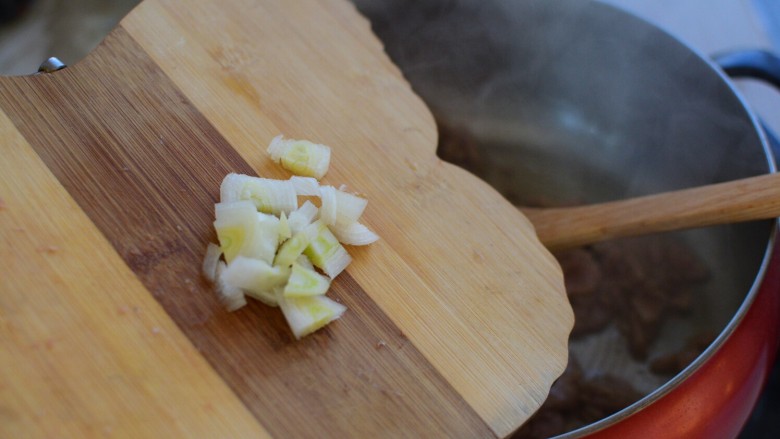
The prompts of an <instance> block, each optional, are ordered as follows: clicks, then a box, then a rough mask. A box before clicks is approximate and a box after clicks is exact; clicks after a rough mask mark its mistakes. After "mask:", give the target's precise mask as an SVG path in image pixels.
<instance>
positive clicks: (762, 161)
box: [355, 0, 774, 437]
mask: <svg viewBox="0 0 780 439" xmlns="http://www.w3.org/2000/svg"><path fill="white" fill-rule="evenodd" d="M355 3H356V5H357V7H358V9H359V10H360V11H361V12H362V13H363V14H364V15H365V16H366V17H367V18H368V19H369V20H370V22H371V25H372V28H373V30H374V32H375V33H376V34H377V35H378V37H379V38H380V39H381V40H382V41H383V43H384V44H385V48H386V51H387V53H388V55H389V56H390V58H391V59H392V60H393V61H394V62H395V63H396V65H398V66H399V67H400V69H401V70H402V72H403V74H404V75H405V77H406V78H407V80H408V81H409V82H410V83H411V85H412V87H413V89H414V90H415V91H416V92H417V93H418V94H419V95H420V96H421V98H422V99H423V100H424V101H425V102H426V104H427V105H428V106H429V108H430V109H431V111H432V113H433V114H434V117H435V118H436V121H437V124H438V125H439V129H440V145H439V156H440V157H442V158H443V159H445V160H447V161H451V162H454V163H455V164H458V165H460V166H463V167H464V168H466V169H468V170H470V171H472V172H473V173H475V174H477V175H478V176H480V177H481V178H483V179H484V180H486V181H487V182H488V183H490V184H491V185H493V186H494V187H495V188H496V189H498V190H499V191H500V192H501V193H502V194H504V195H505V196H506V197H507V198H508V199H509V200H510V201H512V202H514V203H516V204H518V205H530V204H535V205H567V204H582V203H593V202H601V201H609V200H615V199H620V198H625V197H633V196H639V195H645V194H650V193H656V192H660V191H667V190H674V189H680V188H685V187H691V186H698V185H703V184H709V183H715V182H720V181H726V180H732V179H737V178H743V177H748V176H752V175H757V174H761V173H765V172H767V171H770V170H772V169H773V166H774V165H773V164H771V163H772V162H771V154H770V153H769V152H768V150H767V148H766V145H765V142H764V140H763V138H762V135H761V133H760V131H759V129H758V126H757V124H756V120H755V117H753V116H752V115H751V114H750V113H749V112H748V110H746V108H745V105H744V104H743V102H742V101H741V99H740V98H739V97H738V96H737V95H736V94H735V91H734V89H733V87H731V86H730V85H729V83H728V81H726V80H724V78H723V77H722V76H721V74H719V73H718V71H717V70H716V69H715V68H713V67H712V65H711V64H710V63H709V62H708V61H705V60H704V59H703V58H702V57H700V56H699V55H697V54H696V53H695V52H693V51H692V50H690V49H689V48H688V47H686V46H684V45H683V44H681V43H680V42H678V41H677V40H675V39H674V38H672V37H670V36H668V35H667V34H665V33H663V32H662V31H660V30H659V29H657V28H656V27H654V26H651V25H650V24H648V23H646V22H644V21H642V20H640V19H638V18H636V17H634V16H632V15H629V14H627V13H625V12H622V11H620V10H618V9H616V8H614V7H612V6H608V5H604V4H601V3H598V2H583V1H580V0H554V1H553V0H526V1H522V2H517V1H511V0H507V1H490V2H483V1H463V0H461V1H403V0H383V1H372V0H355ZM773 224H774V223H773V222H771V221H762V222H753V223H746V224H739V225H727V226H718V227H709V228H703V229H697V230H690V231H685V232H675V233H667V234H662V235H655V236H652V237H645V238H639V239H632V240H621V241H620V242H616V243H607V244H604V245H603V246H602V245H597V246H592V247H589V248H586V249H583V251H584V252H585V253H582V252H580V253H577V254H575V255H573V256H572V255H570V254H564V255H556V256H558V257H559V261H561V263H562V265H563V267H564V272H565V273H566V277H567V285H569V282H570V281H571V282H572V289H577V290H581V289H582V288H581V286H578V285H577V282H579V281H580V280H581V279H579V280H578V279H577V278H578V277H580V278H581V277H582V276H583V272H585V273H586V275H584V276H585V280H584V281H583V282H585V283H587V282H590V283H591V284H594V285H595V284H598V285H595V286H594V285H591V289H595V290H599V291H597V293H596V294H600V295H601V298H600V299H593V300H591V301H590V302H588V303H587V304H586V306H585V305H583V306H581V307H580V309H579V310H578V306H577V303H578V301H579V300H580V299H581V298H579V297H577V294H580V293H579V292H577V291H575V292H574V293H573V292H572V290H569V295H570V298H571V299H572V303H573V305H575V306H574V308H575V314H576V315H577V319H578V322H586V320H587V318H589V317H592V316H594V315H597V314H599V313H600V312H603V311H604V310H605V309H609V312H608V313H607V314H608V317H609V318H608V319H606V318H605V319H606V320H608V321H607V322H606V323H604V322H602V325H601V326H600V327H598V328H596V329H594V330H592V331H590V332H588V331H585V332H584V333H582V334H573V336H572V338H571V342H570V353H571V358H572V359H573V363H576V364H577V365H578V366H579V369H578V370H577V371H575V372H574V373H575V374H576V375H577V379H578V380H580V381H579V382H578V383H577V384H576V390H571V389H566V388H563V389H561V388H556V387H553V391H552V393H551V398H550V399H548V402H550V400H551V399H553V398H554V397H561V398H563V399H565V397H566V395H561V393H566V392H569V393H578V394H580V395H582V394H586V393H588V392H585V391H583V389H584V387H583V386H586V387H587V386H590V388H589V389H590V392H591V393H590V394H592V397H593V398H595V399H597V398H607V397H609V398H614V399H613V400H612V401H610V402H609V403H606V404H604V408H603V410H600V411H592V412H591V413H585V414H578V415H577V416H578V417H579V418H578V419H570V418H572V417H573V415H571V413H569V412H567V411H566V410H565V409H561V410H558V412H556V415H555V416H552V417H549V418H550V419H552V422H553V423H555V424H556V425H555V426H554V427H549V429H548V427H547V426H541V427H536V431H529V429H527V428H526V429H521V432H520V433H519V434H518V437H534V436H550V435H553V434H559V433H564V432H575V434H576V431H577V429H579V428H581V427H583V426H587V425H590V426H591V427H593V425H594V424H598V423H599V422H604V421H601V420H602V419H603V418H604V417H606V416H609V415H610V414H611V413H613V412H617V411H620V410H623V409H624V408H626V407H628V406H630V405H632V404H634V403H635V402H636V401H637V400H639V399H642V398H644V401H643V403H644V402H647V401H648V400H649V399H652V398H654V397H657V396H658V395H659V394H660V393H663V392H662V391H660V392H659V389H661V390H663V389H664V386H668V384H669V382H670V381H673V378H674V376H675V375H677V374H678V373H680V370H681V369H682V368H685V367H687V368H688V370H690V369H691V368H695V367H696V364H697V361H698V362H701V361H703V359H704V358H705V357H706V355H699V354H700V353H701V352H702V351H704V350H706V349H710V350H711V349H714V348H713V347H712V345H711V344H710V342H711V341H712V340H714V339H715V338H716V337H718V336H719V335H720V334H723V333H724V331H727V330H728V328H729V324H730V323H731V324H733V323H734V322H735V321H736V320H738V319H739V317H740V315H739V310H740V307H741V306H742V305H743V304H744V303H746V301H749V300H750V298H751V297H750V296H749V294H748V293H749V292H750V291H751V289H752V288H753V285H754V283H755V282H756V279H757V275H758V273H759V272H760V269H761V266H762V263H763V261H764V258H765V254H766V250H767V245H768V242H769V241H770V238H771V233H772V227H773ZM680 255H682V256H680ZM583 258H584V259H583ZM583 260H584V261H585V262H582V261H583ZM593 261H595V263H594V262H593ZM572 265H573V267H572ZM593 266H595V268H593ZM583 267H585V268H583ZM593 270H596V271H595V272H597V274H595V275H593V274H592V273H594V271H593ZM697 270H698V271H697ZM627 272H630V273H629V274H626V273H627ZM587 273H591V274H590V275H591V277H592V276H596V277H598V278H599V279H600V280H599V281H598V282H595V281H592V279H590V280H589V278H588V275H587ZM626 276H628V277H630V279H628V280H626V279H625V277H626ZM632 276H633V277H632ZM661 278H663V279H661ZM616 284H617V286H616ZM641 288H644V289H647V290H648V291H645V292H644V293H642V294H639V295H638V296H630V297H629V295H631V294H635V293H634V291H633V289H641ZM605 291H606V292H605ZM626 297H629V298H626ZM654 299H657V301H660V302H662V303H664V304H666V305H664V306H661V307H660V309H659V307H657V306H656V307H655V308H654V307H653V305H654V303H653V301H654ZM588 300H590V299H588ZM586 302H587V300H586ZM614 302H623V303H622V305H621V307H622V308H620V307H619V308H614ZM675 302H680V303H678V304H675ZM655 305H657V304H655ZM677 305H680V306H679V307H678V306H677ZM621 314H623V315H624V316H625V315H627V316H629V317H630V318H629V319H628V320H629V321H625V319H624V321H620V317H621ZM645 318H646V319H655V320H654V321H652V322H651V323H652V324H649V325H647V327H649V328H650V329H649V331H650V332H651V334H650V335H642V334H640V333H641V331H642V330H643V329H642V328H632V323H631V322H630V320H631V319H635V320H636V319H639V320H642V319H645ZM638 326H641V325H638ZM646 329H647V328H644V330H646ZM576 332H577V328H576V327H575V333H576ZM580 332H582V331H580ZM636 338H640V339H641V338H644V339H645V340H644V346H642V347H641V348H637V347H636V346H635V345H634V344H632V343H634V342H636V340H634V339H636ZM721 338H722V337H721ZM702 339H704V340H706V341H705V342H703V343H702V341H701V340H702ZM697 340H698V347H697V348H696V349H689V348H690V344H695V343H697ZM686 345H689V346H687V347H686ZM637 351H639V352H637ZM675 355H677V356H678V357H679V358H677V359H676V360H675V361H676V362H677V364H676V366H675V367H671V368H667V369H666V370H665V371H664V372H662V373H659V372H658V369H659V368H658V367H656V366H657V363H658V362H659V361H660V362H662V361H663V360H667V361H668V362H674V361H673V360H672V358H673V357H674V356H675ZM697 358H698V360H697ZM683 363H684V364H683ZM667 366H668V365H667ZM660 369H663V368H660ZM570 372H571V371H570ZM559 381H564V379H563V378H562V379H561V380H559ZM583 383H584V384H583ZM593 386H596V387H595V388H594V387H593ZM599 386H601V387H599ZM622 386H630V387H631V388H632V392H628V393H627V394H620V395H612V396H609V395H607V396H605V394H604V392H605V391H606V390H604V389H608V388H615V387H622ZM580 398H582V397H581V396H580ZM555 402H556V403H560V404H558V405H561V404H564V405H565V403H566V402H565V401H564V402H561V401H557V400H556V401H555ZM569 402H570V401H569ZM579 404H580V405H593V404H595V403H594V402H593V401H590V402H589V401H579ZM546 405H547V404H546ZM553 405H555V404H553ZM637 406H638V405H636V404H635V405H634V407H637ZM554 408H555V407H554ZM544 410H545V407H543V409H542V410H541V411H544ZM541 411H540V412H541ZM567 416H568V417H569V418H567ZM533 422H534V421H533V420H532V421H531V422H529V424H532V423H533ZM527 427H528V425H527ZM523 430H525V432H524V431H523ZM580 431H583V430H580Z"/></svg>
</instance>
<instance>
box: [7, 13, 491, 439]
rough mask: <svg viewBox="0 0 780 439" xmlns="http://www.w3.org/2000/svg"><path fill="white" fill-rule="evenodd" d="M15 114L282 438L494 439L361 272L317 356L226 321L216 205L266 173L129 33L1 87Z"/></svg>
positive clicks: (255, 321) (267, 331)
mask: <svg viewBox="0 0 780 439" xmlns="http://www.w3.org/2000/svg"><path fill="white" fill-rule="evenodd" d="M0 108H2V109H3V110H4V111H5V112H6V113H7V114H8V115H9V117H10V118H11V120H12V121H13V122H14V124H15V126H17V128H18V129H19V130H20V132H21V133H22V134H23V135H24V136H25V138H26V139H27V140H28V142H29V143H30V144H31V145H32V146H33V148H34V149H35V151H36V152H37V153H38V154H39V156H40V157H41V158H42V159H43V161H44V162H45V163H46V165H47V166H48V167H49V168H50V169H51V170H52V172H53V173H54V175H55V176H56V177H57V178H58V179H59V181H60V182H61V184H62V185H63V186H64V187H65V188H66V189H67V190H68V192H69V193H70V194H71V195H72V196H73V198H74V199H75V200H76V201H77V202H78V204H79V206H81V208H82V209H83V210H84V211H85V212H86V213H87V214H88V215H89V217H90V218H91V220H92V221H93V222H94V224H95V225H96V226H97V227H98V228H99V229H100V230H101V231H102V233H103V234H104V235H105V236H106V237H107V239H108V240H109V241H110V242H111V243H112V245H113V246H114V248H115V249H116V251H117V252H118V253H119V254H120V255H121V256H122V258H124V260H125V261H126V263H127V264H128V266H130V267H131V268H132V270H133V271H134V272H135V273H136V274H137V275H138V277H139V278H140V279H141V281H142V282H143V284H144V285H145V286H146V288H147V289H148V291H149V292H150V293H151V294H153V295H154V297H155V298H156V299H157V300H158V301H159V302H160V303H161V305H162V306H163V307H164V309H165V310H166V312H167V313H168V314H169V315H170V316H171V318H172V319H173V320H174V321H175V322H176V323H177V324H178V326H179V327H180V328H181V329H182V331H183V332H184V333H185V334H186V335H187V336H188V337H189V339H190V340H191V342H192V343H193V344H194V345H195V346H196V347H197V349H198V350H199V351H200V352H201V353H202V354H203V355H204V357H205V358H206V359H207V360H208V361H209V362H210V363H211V364H212V366H213V367H214V368H215V369H216V370H217V372H218V373H219V374H220V376H222V377H223V379H224V380H225V381H226V382H227V384H228V385H229V386H230V387H231V388H232V389H233V391H234V392H235V393H236V394H238V395H239V397H240V398H241V399H242V401H244V403H245V404H246V405H247V406H248V407H249V409H250V410H251V411H252V412H253V413H254V414H255V416H256V417H257V418H258V419H259V420H260V422H261V423H262V424H263V425H264V426H265V427H266V428H267V429H268V430H269V432H270V433H271V434H273V435H274V436H276V437H324V436H329V437H346V436H352V437H355V436H357V437H374V436H377V435H390V436H405V437H426V436H428V435H430V434H431V433H435V435H436V436H445V437H456V436H458V437H492V436H493V434H492V432H491V431H490V429H489V428H488V427H487V425H486V424H485V423H484V422H483V421H482V420H481V419H480V418H479V416H478V415H477V414H476V413H475V412H474V411H473V410H472V409H471V407H469V406H468V405H467V404H466V403H465V402H464V401H463V399H462V398H461V397H460V396H459V395H458V394H457V393H456V392H455V391H454V390H453V389H452V388H451V387H450V386H449V385H448V383H447V382H446V381H445V380H444V379H443V378H442V377H441V376H440V375H439V374H438V373H437V372H436V371H435V370H434V369H433V368H432V366H430V364H428V363H427V362H426V360H425V358H424V357H423V355H422V354H421V353H420V352H419V351H418V350H417V349H416V348H415V347H414V346H412V345H411V343H409V341H408V340H407V339H406V338H405V337H404V335H403V334H402V333H401V332H400V331H399V329H398V328H397V327H395V325H393V324H392V322H391V321H390V319H389V318H388V317H387V316H386V315H384V314H383V313H382V312H381V310H380V309H379V308H378V307H377V306H376V304H374V303H373V302H372V301H371V299H370V298H369V297H368V296H367V295H366V294H365V292H364V291H363V290H362V289H361V287H360V285H358V284H357V283H356V282H355V281H354V279H353V278H351V277H350V276H349V274H348V273H343V274H342V275H341V276H340V277H339V278H338V279H337V280H336V281H335V282H334V286H333V290H332V293H330V294H331V296H332V297H335V298H337V299H338V300H340V301H341V302H343V303H344V304H346V305H347V306H348V307H349V310H348V311H347V313H346V314H345V316H344V317H342V319H341V320H340V321H338V322H336V323H334V324H332V325H330V326H329V327H327V328H325V329H324V330H322V331H319V332H317V333H315V334H314V335H312V336H309V337H306V338H305V339H304V340H302V341H295V340H294V339H293V337H292V336H291V334H290V332H289V330H288V329H287V326H286V324H285V323H284V320H283V317H282V315H281V312H279V311H278V310H277V309H273V308H269V307H266V306H263V305H260V304H258V303H256V302H252V303H250V305H249V306H247V307H245V308H243V309H241V310H239V311H237V312H235V313H227V312H225V311H224V310H222V308H221V306H220V305H219V303H218V301H217V300H216V297H215V295H214V293H213V291H212V289H211V287H210V285H208V284H207V283H206V282H205V281H204V280H202V278H201V276H200V265H201V260H202V257H203V252H204V249H205V245H206V243H207V242H208V241H215V240H216V237H215V234H214V232H213V228H212V226H211V222H212V221H213V204H214V202H215V201H216V198H217V196H218V187H219V183H220V181H221V179H222V177H223V176H224V175H225V174H226V173H228V172H242V173H250V174H251V173H253V171H252V169H251V168H250V167H249V166H248V165H247V164H246V162H245V161H244V160H243V159H242V158H241V157H240V156H239V155H238V154H237V153H236V152H235V151H234V149H233V148H232V147H231V146H230V145H229V144H228V143H227V142H226V141H225V139H224V138H223V137H222V136H221V135H220V134H219V133H218V131H217V130H216V129H215V128H214V127H213V126H211V125H210V123H209V122H208V121H207V120H206V119H205V118H204V117H203V116H202V115H201V114H200V113H199V112H198V111H197V110H196V109H195V107H194V106H193V105H192V104H191V103H190V102H189V101H188V99H187V97H186V96H184V95H183V94H182V93H181V92H180V91H179V90H178V89H177V88H176V87H175V85H174V84H173V83H172V82H171V81H170V80H169V79H168V78H167V77H166V76H165V75H164V73H163V72H162V71H161V70H160V69H159V68H158V67H157V66H156V65H155V64H154V63H153V62H152V61H151V60H150V58H149V57H148V56H146V54H145V53H143V51H142V49H141V48H140V46H138V45H137V44H135V42H134V41H133V40H132V38H131V37H130V36H129V34H127V33H126V32H125V31H124V30H123V29H122V28H121V27H120V28H118V29H117V30H115V31H114V32H113V33H112V34H111V35H110V36H109V37H108V38H107V39H106V41H105V42H104V43H103V44H102V45H101V46H100V47H99V48H98V49H97V50H96V51H95V52H94V53H92V54H91V55H90V56H89V57H88V58H87V59H85V60H83V61H82V62H81V63H79V64H77V65H75V66H72V67H69V68H67V69H65V70H63V71H60V72H57V73H55V74H51V75H40V76H36V77H23V78H21V77H16V78H0ZM41 214H44V215H57V212H41ZM83 257H84V258H93V257H100V255H83ZM121 287H122V286H121V285H117V288H121Z"/></svg>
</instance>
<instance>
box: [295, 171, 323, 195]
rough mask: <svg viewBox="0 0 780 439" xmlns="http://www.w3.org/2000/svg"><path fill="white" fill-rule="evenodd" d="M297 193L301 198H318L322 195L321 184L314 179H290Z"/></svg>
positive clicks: (297, 177)
mask: <svg viewBox="0 0 780 439" xmlns="http://www.w3.org/2000/svg"><path fill="white" fill-rule="evenodd" d="M290 182H292V184H293V187H295V193H296V194H298V196H300V197H317V196H319V195H320V182H319V181H317V179H316V178H314V177H299V176H297V175H294V176H292V177H290Z"/></svg>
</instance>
